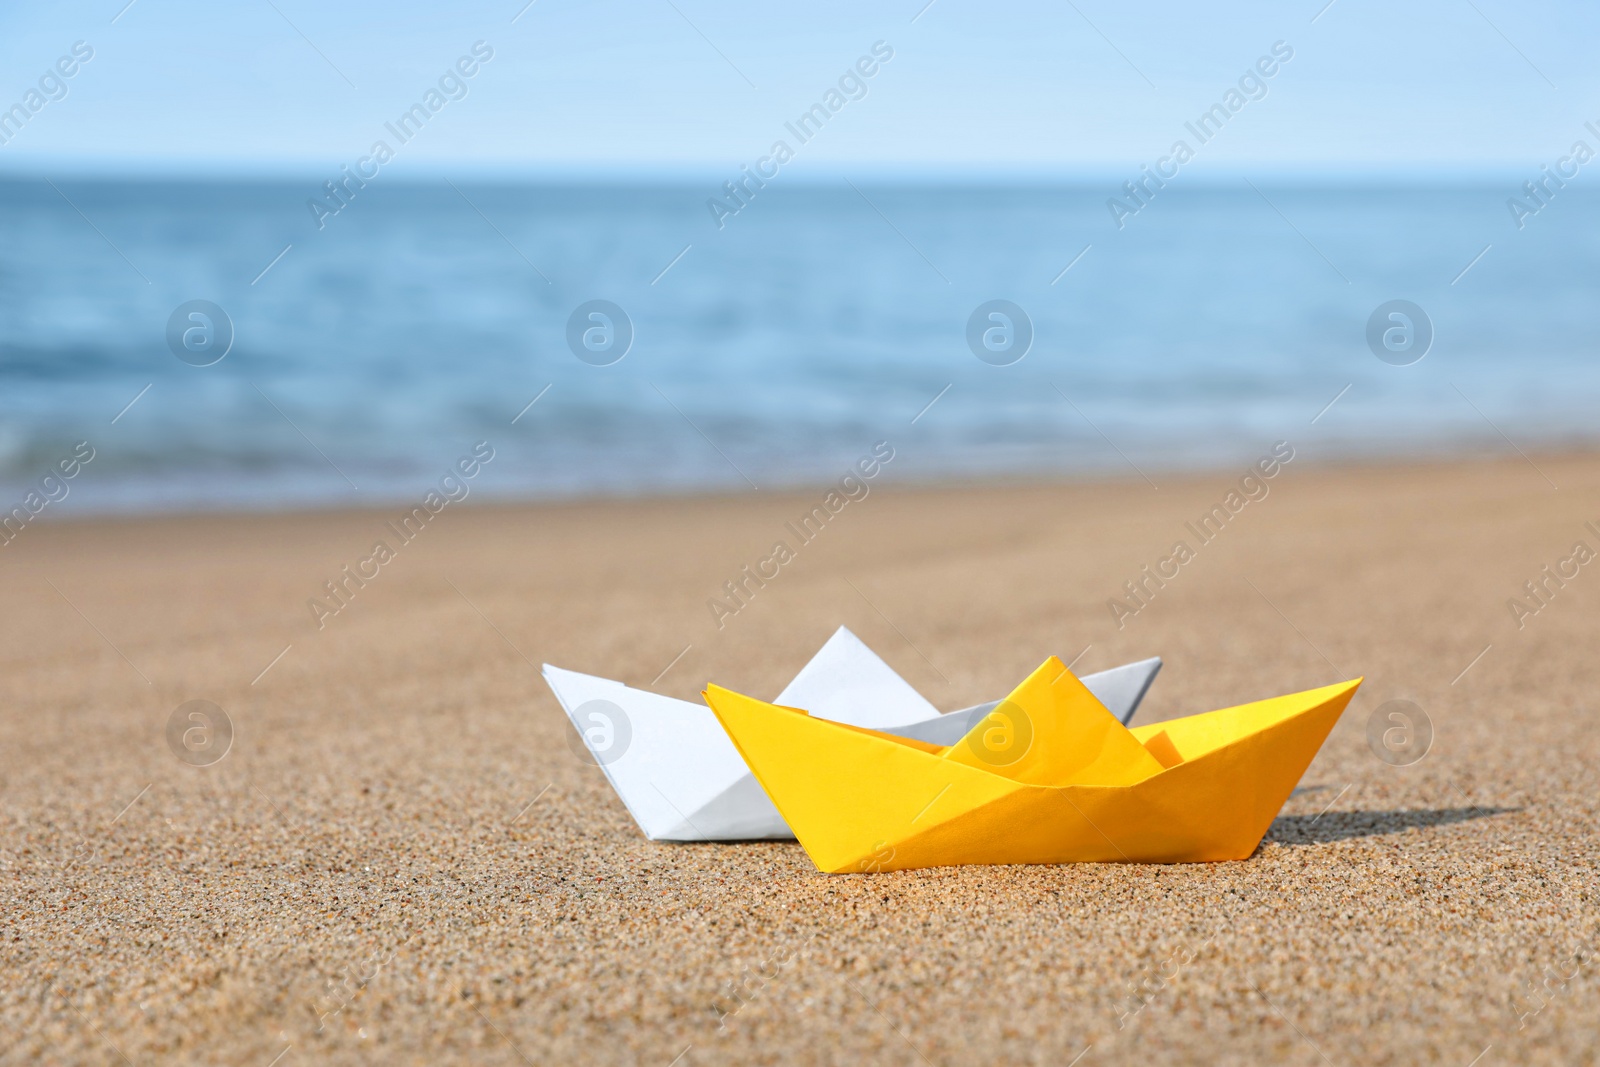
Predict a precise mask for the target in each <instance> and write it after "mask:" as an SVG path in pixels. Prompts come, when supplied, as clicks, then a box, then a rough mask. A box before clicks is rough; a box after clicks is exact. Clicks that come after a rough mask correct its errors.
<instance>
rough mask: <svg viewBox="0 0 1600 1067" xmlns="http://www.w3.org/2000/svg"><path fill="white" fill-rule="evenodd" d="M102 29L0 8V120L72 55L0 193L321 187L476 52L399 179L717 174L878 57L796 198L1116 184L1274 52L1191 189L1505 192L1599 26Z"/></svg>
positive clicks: (780, 23)
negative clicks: (1410, 187) (942, 184)
mask: <svg viewBox="0 0 1600 1067" xmlns="http://www.w3.org/2000/svg"><path fill="white" fill-rule="evenodd" d="M125 2H126V0H96V2H94V3H85V2H63V3H56V4H50V5H45V4H28V5H5V6H4V7H3V8H0V108H8V107H10V106H11V104H13V103H16V102H18V101H21V100H24V98H25V94H27V92H28V90H29V89H30V88H32V87H34V86H35V85H36V84H37V82H38V80H39V78H40V77H41V76H42V75H44V74H45V73H46V72H47V71H49V70H50V69H51V68H52V65H53V64H54V63H55V62H56V60H57V59H58V57H60V56H62V55H65V54H67V53H68V52H70V50H71V47H72V45H73V43H74V42H75V41H79V40H82V41H85V42H87V43H88V44H89V46H91V47H92V48H93V49H94V58H93V59H92V60H91V61H90V62H88V63H86V64H84V65H83V66H82V69H81V70H79V71H78V72H77V73H76V74H75V75H74V77H73V78H71V79H70V81H68V82H67V83H66V84H67V90H68V91H67V95H66V96H65V97H64V98H62V99H59V100H52V101H50V102H49V103H48V104H47V105H46V106H44V107H43V108H41V109H40V110H39V111H38V113H37V114H35V115H33V116H32V117H31V118H30V120H29V121H28V122H27V124H26V125H25V126H24V128H23V129H22V130H21V132H20V133H18V134H17V135H16V136H15V137H13V138H12V139H11V140H10V142H9V143H7V144H5V145H3V146H0V173H6V172H12V173H19V172H21V173H38V172H46V173H57V172H59V173H78V172H101V173H103V172H109V173H115V172H126V171H159V172H165V173H172V174H178V175H184V174H193V175H199V174H204V173H215V172H226V173H241V172H266V171H274V172H277V171H295V172H302V171H309V172H318V173H320V172H323V171H329V170H330V169H331V170H332V171H336V170H337V168H338V166H339V165H340V164H342V163H352V164H353V163H354V162H355V161H356V159H357V158H358V157H360V156H362V155H364V154H365V153H366V152H367V150H368V148H369V146H370V145H371V143H372V142H373V141H374V140H375V139H378V138H379V137H381V136H383V133H384V129H383V127H384V123H385V122H387V121H391V120H393V119H394V118H395V117H396V116H397V115H398V114H399V113H400V112H402V111H404V110H405V109H406V108H407V107H409V106H410V105H411V104H412V103H413V102H416V101H418V100H420V99H421V98H422V96H423V94H424V92H425V91H426V90H427V89H428V88H430V87H432V86H434V85H435V84H436V83H437V81H438V79H439V77H440V76H441V75H442V74H443V73H444V72H446V71H447V69H448V68H449V67H450V66H451V65H452V64H453V63H454V62H455V61H456V60H457V58H458V57H460V56H462V55H466V54H467V53H468V52H469V51H470V49H471V46H472V44H473V42H475V41H478V40H482V41H485V42H487V43H488V45H489V46H490V47H492V48H493V49H494V58H493V59H492V60H491V61H490V62H488V63H487V64H484V65H483V67H482V69H481V70H479V71H478V72H477V74H476V75H475V76H474V77H473V78H472V79H471V80H470V81H469V82H467V89H468V94H467V96H466V97H465V98H464V99H460V100H454V101H451V102H450V103H449V104H448V105H447V106H446V107H444V108H443V109H442V110H441V111H440V113H439V114H437V115H435V116H433V118H432V119H431V121H430V122H429V123H428V125H427V128H426V129H425V130H424V131H423V132H422V133H421V134H419V135H418V136H417V137H416V138H415V140H414V141H412V142H411V143H409V144H407V145H406V146H405V147H404V148H403V150H401V151H400V152H398V153H397V161H396V164H395V165H396V167H397V168H399V169H401V170H404V171H410V172H411V173H413V174H416V175H419V176H420V175H426V174H429V173H447V174H462V173H470V172H474V171H481V172H494V171H508V172H513V171H515V172H522V171H526V172H620V173H626V174H633V175H641V174H650V173H671V172H675V171H694V172H697V173H698V172H701V171H707V172H717V173H721V172H734V171H736V170H737V168H738V166H739V165H740V164H741V163H754V162H755V160H756V159H757V158H758V157H760V156H762V155H764V154H765V153H766V152H767V150H768V148H769V146H770V145H771V144H772V142H773V141H774V140H775V139H778V138H780V137H784V136H785V131H784V122H785V121H786V120H791V119H793V118H794V117H795V116H797V115H798V114H799V113H801V112H802V111H804V110H805V109H806V108H807V107H809V106H810V105H811V104H812V103H815V102H817V101H818V100H820V99H821V98H822V97H823V94H824V93H825V92H826V91H827V90H828V89H829V88H830V87H832V86H833V85H834V84H835V83H836V82H837V80H838V78H839V77H840V75H841V74H843V73H844V72H845V71H846V70H847V69H849V68H850V67H851V66H852V65H853V64H854V63H855V62H856V60H857V59H858V57H861V56H863V55H866V54H868V53H869V52H870V50H871V48H872V45H873V43H874V42H876V41H880V40H881V41H884V42H886V43H887V44H888V46H889V47H891V48H893V50H894V58H893V59H892V60H891V61H889V62H888V63H886V64H884V65H883V66H882V68H881V69H880V70H879V71H878V72H877V73H876V74H875V75H874V76H873V77H872V78H871V79H870V80H868V81H867V83H866V85H867V94H866V96H865V97H864V98H862V99H860V100H853V101H851V102H850V103H849V104H848V105H847V106H845V107H844V108H843V109H842V110H841V111H840V112H839V114H838V115H836V116H835V117H834V118H833V119H832V120H831V121H830V122H829V123H828V125H827V128H826V129H825V130H824V132H823V133H822V134H820V135H819V136H817V137H816V138H815V140H814V141H812V142H811V143H809V144H807V145H806V146H805V147H804V150H803V151H801V152H799V153H797V159H796V161H795V163H794V164H793V166H794V167H795V169H796V170H797V171H799V172H801V173H806V172H809V173H811V174H813V175H818V176H821V175H825V174H832V173H840V172H842V173H846V174H850V173H863V174H868V173H872V172H894V173H906V174H927V175H941V174H945V175H948V174H952V173H959V172H977V173H985V174H1000V175H1007V174H1013V175H1032V174H1042V175H1058V174H1071V173H1074V172H1093V171H1098V170H1101V169H1126V168H1127V167H1129V166H1132V167H1134V168H1137V166H1138V164H1140V163H1145V162H1153V161H1154V160H1155V159H1156V158H1157V157H1158V156H1160V155H1163V154H1164V153H1165V152H1166V151H1167V149H1168V147H1169V146H1170V145H1171V143H1172V142H1173V140H1175V139H1176V138H1178V137H1180V136H1183V135H1184V129H1183V124H1184V122H1185V121H1186V120H1189V119H1192V118H1193V117H1194V116H1196V115H1198V114H1199V113H1200V112H1202V111H1204V110H1205V109H1206V108H1207V107H1209V106H1210V105H1211V104H1212V103H1214V102H1216V101H1217V100H1219V99H1220V98H1221V97H1222V95H1223V93H1224V92H1225V91H1226V90H1227V89H1228V88H1230V87H1231V86H1232V85H1234V84H1235V83H1236V82H1237V81H1238V79H1239V77H1240V76H1241V75H1242V74H1244V73H1245V72H1246V71H1247V70H1248V69H1249V68H1250V67H1251V65H1252V64H1254V63H1255V62H1256V60H1257V58H1258V57H1260V56H1262V55H1265V54H1267V53H1268V52H1269V51H1270V50H1271V47H1272V45H1273V43H1274V42H1275V41H1280V40H1281V41H1285V42H1287V43H1288V45H1289V46H1290V47H1292V48H1293V50H1294V58H1293V59H1292V60H1291V61H1289V62H1288V63H1286V64H1284V65H1283V66H1282V68H1281V69H1280V70H1279V71H1278V72H1277V73H1276V74H1275V76H1274V77H1273V78H1271V79H1270V80H1269V81H1267V83H1266V84H1267V90H1268V91H1267V95H1266V97H1265V98H1263V99H1260V100H1256V101H1252V102H1251V103H1249V104H1248V106H1246V107H1245V108H1243V109H1242V110H1241V112H1240V113H1239V114H1238V115H1236V116H1235V117H1234V118H1233V119H1232V120H1231V121H1230V123H1229V124H1228V127H1227V129H1226V130H1225V132H1224V133H1223V135H1221V136H1219V137H1217V138H1216V139H1215V141H1214V143H1212V144H1210V145H1208V146H1207V147H1206V149H1205V152H1204V154H1203V158H1202V159H1200V160H1199V161H1198V162H1197V164H1196V165H1197V166H1198V167H1200V168H1201V169H1202V170H1210V171H1213V172H1223V171H1227V170H1228V169H1230V168H1234V169H1243V168H1252V169H1253V168H1263V169H1279V170H1289V171H1308V172H1313V173H1325V172H1329V171H1333V170H1340V171H1351V170H1354V171H1372V170H1380V171H1381V170H1401V171H1415V172H1421V173H1423V174H1427V175H1433V176H1438V177H1447V176H1448V175H1449V174H1450V173H1452V172H1456V173H1459V172H1460V171H1461V169H1462V168H1466V169H1467V170H1478V171H1481V170H1496V171H1500V170H1505V171H1511V172H1515V173H1521V172H1523V171H1529V172H1530V173H1531V172H1536V171H1537V168H1538V165H1539V164H1540V163H1544V162H1551V161H1553V160H1554V159H1556V158H1557V157H1558V156H1560V155H1562V154H1563V153H1564V152H1565V151H1566V149H1567V147H1568V146H1569V145H1570V144H1571V143H1572V141H1573V140H1574V139H1575V138H1577V137H1579V136H1582V135H1583V134H1584V130H1583V128H1582V127H1583V122H1584V121H1585V120H1586V119H1592V120H1596V122H1597V124H1600V94H1597V93H1596V88H1597V85H1596V81H1597V79H1596V74H1595V70H1596V68H1595V64H1594V63H1593V61H1592V56H1591V55H1590V54H1589V53H1590V51H1591V49H1592V45H1593V42H1594V41H1595V40H1596V39H1600V38H1597V33H1596V31H1597V30H1600V10H1597V9H1596V8H1595V7H1594V6H1593V5H1580V4H1577V3H1538V2H1534V3H1523V4H1516V3H1512V2H1510V0H1425V2H1422V3H1418V4H1414V5H1407V6H1406V8H1405V9H1404V10H1399V9H1398V7H1397V5H1394V4H1392V3H1387V2H1380V0H1335V2H1334V3H1333V4H1332V5H1331V6H1329V7H1327V8H1326V9H1325V10H1324V9H1323V4H1324V0H1309V2H1305V3H1299V2H1297V3H1291V4H1284V3H1278V4H1266V3H1235V4H1227V5H1215V6H1216V7H1218V8H1220V9H1221V10H1220V11H1206V10H1200V9H1199V8H1198V6H1197V5H1192V4H1183V3H1167V2H1155V0H1151V2H1142V3H1133V4H1113V3H1110V2H1109V0H1076V5H1075V6H1074V4H1071V3H1014V4H977V3H972V2H970V0H935V2H934V3H933V4H932V5H931V6H928V7H927V8H926V9H923V3H924V0H906V2H895V3H873V4H864V3H835V2H824V3H810V4H805V5H783V6H782V8H781V9H779V8H778V7H777V6H776V5H774V6H773V9H771V10H768V9H766V7H765V6H764V5H761V4H756V3H750V2H741V3H723V2H720V0H716V2H714V0H629V2H601V3H589V4H578V3H569V2H563V0H536V2H534V3H532V4H531V5H530V6H528V7H527V8H526V9H525V10H522V11H521V14H520V16H519V15H518V12H519V10H520V9H522V8H523V3H524V2H525V0H497V2H494V3H487V2H470V3H457V4H440V3H436V2H430V3H403V2H401V3H376V2H356V3H345V4H339V5H334V4H329V3H325V2H316V0H234V2H230V3H227V4H216V3H204V2H197V0H135V2H134V3H133V4H132V6H130V7H127V8H126V9H124V6H123V5H124V3H125ZM119 11H120V12H121V13H120V15H119ZM919 11H920V12H921V13H920V14H919ZM1319 11H1320V14H1319ZM514 17H515V21H514V22H513V18H514ZM113 19H115V21H113ZM1313 19H1314V21H1313ZM1591 139H1593V138H1592V137H1591Z"/></svg>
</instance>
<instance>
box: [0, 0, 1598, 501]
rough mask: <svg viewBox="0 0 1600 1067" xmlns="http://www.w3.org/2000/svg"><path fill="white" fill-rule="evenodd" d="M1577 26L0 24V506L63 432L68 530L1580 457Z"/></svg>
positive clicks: (1006, 21) (1011, 20)
mask: <svg viewBox="0 0 1600 1067" xmlns="http://www.w3.org/2000/svg"><path fill="white" fill-rule="evenodd" d="M1597 24H1600V12H1596V11H1595V10H1594V9H1592V8H1587V7H1583V6H1581V5H1576V4H1533V5H1511V4H1507V3H1504V2H1503V0H1460V2H1439V3H1422V4H1418V5H1414V6H1410V7H1408V8H1406V9H1405V10H1403V11H1400V10H1395V9H1393V7H1392V6H1390V5H1382V4H1376V3H1372V2H1370V0H1334V2H1333V3H1329V4H1326V6H1324V3H1323V0H1311V2H1309V3H1306V4H1296V5H1288V6H1285V5H1283V4H1265V3H1248V4H1236V5H1226V6H1225V7H1222V8H1219V9H1199V8H1196V7H1194V6H1192V5H1184V4H1176V3H1151V4H1141V5H1137V6H1136V7H1133V8H1127V7H1123V6H1119V5H1112V4H1107V3H1102V2H1098V0H1095V2H1081V3H1077V4H1073V3H1068V4H1065V5H1056V4H1024V3H1018V4H1010V5H1004V6H1001V7H995V6H992V5H970V4H965V3H959V2H955V0H934V2H932V3H926V4H925V0H908V2H905V3H893V4H888V3H875V4H859V3H849V4H846V3H817V4H808V5H804V6H797V7H792V8H785V9H783V10H777V11H774V10H763V9H762V8H761V7H760V5H748V4H730V3H720V2H712V0H659V2H649V3H646V2H636V3H595V4H572V3H563V2H559V0H535V2H525V0H506V2H504V3H477V2H475V3H462V4H453V5H435V4H412V3H398V4H375V3H349V4H343V5H327V4H313V3H309V2H307V0H244V2H241V3H238V4H231V5H225V6H223V5H212V4H204V3H199V2H179V0H133V2H131V3H128V2H126V0H110V2H106V3H100V2H96V3H76V2H72V3H53V4H48V5H44V4H36V5H11V6H8V7H6V8H4V9H3V10H0V70H3V71H4V78H3V80H0V108H5V109H9V110H7V111H5V112H4V113H3V114H0V492H3V494H4V495H3V497H0V501H3V503H4V506H5V508H6V509H9V508H10V507H11V505H12V504H13V503H14V502H16V501H18V500H20V499H21V498H22V497H23V495H24V494H26V493H27V492H28V491H29V489H30V487H33V486H36V485H37V484H38V482H39V479H40V477H41V476H42V475H44V474H46V473H47V472H49V471H50V470H51V469H52V468H53V467H54V466H55V465H56V464H57V462H58V461H59V460H60V459H61V458H62V457H64V456H68V455H71V454H72V453H73V449H74V446H75V445H76V443H77V442H80V441H88V442H90V444H91V446H92V448H93V449H94V459H93V460H92V462H90V463H89V464H88V465H87V466H86V467H85V468H84V469H83V471H82V473H81V474H80V475H79V476H78V477H77V478H76V479H75V480H73V482H72V483H71V486H70V493H69V494H68V495H67V496H66V497H65V498H64V499H62V500H60V501H58V502H57V503H55V504H53V505H51V506H52V509H53V511H52V513H56V512H59V513H69V512H74V511H75V512H78V513H93V512H113V511H121V512H125V511H156V510H173V509H210V508H225V509H241V508H243V509H277V508H298V507H329V506H342V505H348V504H356V503H376V502H384V501H391V500H410V499H413V498H416V497H418V496H419V495H420V493H421V492H423V491H425V490H426V489H427V488H428V487H429V485H430V484H432V483H435V482H437V480H438V477H439V475H440V474H441V473H443V471H444V470H445V468H446V467H447V466H448V465H449V464H451V463H453V462H454V461H455V459H456V458H457V457H458V456H460V455H462V454H464V453H465V452H466V451H467V449H468V447H469V446H470V445H471V444H472V443H473V442H476V441H480V440H486V441H489V442H490V443H491V444H492V446H493V447H494V448H495V450H496V454H497V460H496V462H495V463H494V464H493V465H492V466H491V467H490V468H488V469H487V470H486V472H485V474H484V475H483V476H482V477H479V478H478V479H477V480H476V481H475V482H474V484H473V486H472V492H473V493H474V494H476V495H478V496H481V497H499V498H543V497H570V496H580V495H596V494H602V495H603V494H637V493H662V492H692V491H704V490H716V491H721V490H741V491H748V489H749V487H750V486H759V487H761V488H767V487H769V486H782V485H798V484H806V483H812V482H820V481H825V480H833V479H836V478H837V477H838V476H839V475H840V474H841V473H842V472H843V471H844V469H845V468H846V466H847V465H848V464H849V463H851V462H852V461H854V460H855V459H856V458H857V457H858V456H860V455H861V454H863V453H864V452H865V451H866V450H867V448H868V447H869V446H870V444H871V443H872V442H874V441H877V440H880V439H890V440H892V441H894V442H895V444H896V447H897V448H898V450H899V457H900V458H897V460H896V462H895V464H894V465H893V467H892V468H891V469H890V470H889V471H888V472H886V477H891V478H896V479H901V480H916V481H937V480H946V479H951V478H960V479H973V478H989V477H993V476H1007V477H1033V476H1039V475H1060V474H1074V475H1085V476H1096V477H1099V476H1114V477H1138V476H1139V475H1140V474H1146V475H1149V474H1153V473H1154V472H1156V471H1160V470H1168V469H1173V468H1179V467H1194V466H1216V465H1226V464H1229V463H1233V462H1240V463H1243V462H1248V461H1250V460H1253V459H1254V458H1255V457H1256V456H1258V455H1260V454H1261V453H1263V452H1264V451H1265V450H1266V449H1267V447H1268V446H1270V444H1271V443H1272V442H1273V441H1277V440H1288V441H1291V442H1293V443H1294V445H1295V447H1296V448H1297V449H1298V450H1299V453H1300V454H1301V455H1303V456H1307V457H1309V458H1311V459H1313V460H1331V459H1339V458H1345V457H1367V456H1391V455H1405V456H1411V457H1414V456H1418V455H1435V454H1445V453H1455V452H1461V451H1475V450H1494V451H1505V452H1510V451H1511V450H1512V449H1526V450H1530V451H1531V450H1533V449H1552V448H1565V447H1574V446H1587V445H1592V444H1593V439H1594V437H1595V435H1596V428H1595V422H1594V419H1593V418H1592V414H1591V412H1592V410H1593V406H1594V402H1595V400H1596V399H1597V398H1600V364H1597V361H1596V360H1595V359H1594V353H1595V343H1594V329H1593V320H1594V315H1593V307H1594V288H1595V285H1596V282H1597V280H1600V243H1597V234H1600V229H1597V227H1596V223H1597V222H1600V198H1597V196H1596V189H1600V163H1593V164H1588V165H1585V164H1586V163H1588V157H1589V156H1590V155H1592V154H1594V152H1596V151H1600V101H1597V98H1596V94H1595V88H1596V86H1595V81H1596V78H1595V73H1594V70H1595V68H1594V65H1593V63H1592V61H1591V60H1590V58H1589V56H1588V55H1587V52H1588V49H1589V46H1590V44H1591V42H1592V41H1593V40H1594V39H1595V38H1594V34H1593V32H1592V31H1594V30H1595V29H1597V28H1600V25H1597ZM1584 26H1587V27H1588V28H1589V31H1591V32H1581V28H1582V27H1584ZM1575 27H1577V28H1578V29H1575ZM1269 69H1270V70H1271V73H1270V74H1268V73H1267V71H1268V70H1269ZM869 70H870V73H867V72H868V71H869ZM469 72H470V73H469ZM1214 105H1218V107H1217V108H1215V109H1214V107H1213V106H1214ZM1208 114H1209V115H1210V119H1209V124H1201V118H1202V116H1207V115H1208ZM803 116H808V117H809V120H808V121H807V122H802V121H801V120H802V117H803ZM1180 141H1181V142H1184V144H1185V146H1186V153H1182V154H1180V155H1182V156H1183V158H1182V160H1181V164H1180V162H1179V161H1177V160H1176V158H1175V157H1174V150H1175V143H1176V142H1180ZM777 142H783V145H784V151H783V152H779V153H777V154H776V155H775V152H776V144H777ZM380 143H381V145H382V150H381V151H380V149H379V145H380ZM1580 144H1581V145H1582V146H1583V147H1582V149H1581V150H1580V148H1579V145H1580ZM751 173H757V174H761V175H765V177H764V178H763V179H761V183H760V184H758V183H757V181H756V180H755V179H750V178H748V177H747V175H749V174H751ZM1150 173H1159V174H1164V175H1166V177H1165V178H1164V179H1162V180H1161V184H1159V186H1158V183H1157V182H1156V181H1155V180H1151V179H1148V178H1147V175H1148V174H1150ZM352 175H354V177H352ZM1552 176H1554V177H1552ZM1130 182H1132V183H1143V184H1142V186H1140V185H1135V186H1133V187H1132V189H1131V191H1130V188H1129V186H1128V183H1130ZM728 183H744V184H743V186H742V190H741V189H740V188H739V187H738V186H737V185H735V186H731V187H730V185H729V184H728ZM730 190H731V191H730ZM1395 300H1404V301H1408V302H1409V305H1408V307H1409V310H1403V312H1402V314H1403V316H1404V317H1403V318H1402V319H1394V318H1390V317H1389V316H1390V311H1391V310H1392V309H1389V310H1385V307H1386V305H1388V304H1389V302H1391V301H1395ZM593 301H605V302H607V304H605V305H599V307H601V310H600V311H599V312H594V309H593V307H591V306H590V304H591V302H593ZM991 301H1005V302H1007V303H1006V304H1005V305H1003V306H1002V308H1003V309H1002V311H1000V312H999V314H1000V315H1001V316H1002V317H1001V318H998V319H996V318H990V317H989V315H990V311H989V310H985V309H984V308H982V307H980V306H981V305H986V304H988V302H991ZM591 312H594V313H595V314H599V315H601V316H603V317H602V318H593V317H591ZM1375 316H1376V318H1375ZM1374 321H1377V323H1378V327H1377V329H1376V331H1374V330H1373V329H1370V328H1369V327H1370V326H1371V324H1372V323H1373V322H1374ZM974 323H976V327H975V328H974V327H973V324H974ZM989 330H995V331H998V332H992V333H988V334H987V336H988V337H989V339H990V345H989V347H987V348H986V347H985V345H984V343H983V337H984V336H985V331H989ZM1391 330H1397V331H1398V332H1390V331H1391ZM1386 333H1387V334H1388V336H1389V337H1390V339H1391V340H1390V344H1389V345H1388V346H1387V347H1386V346H1385V344H1384V343H1383V342H1382V340H1381V339H1382V337H1383V336H1384V335H1385V334H1386ZM585 337H588V339H589V347H587V348H586V347H585V342H584V338H585ZM596 346H598V347H596Z"/></svg>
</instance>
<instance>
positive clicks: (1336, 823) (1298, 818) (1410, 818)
mask: <svg viewBox="0 0 1600 1067" xmlns="http://www.w3.org/2000/svg"><path fill="white" fill-rule="evenodd" d="M1521 810H1522V809H1521V808H1421V809H1416V810H1412V811H1327V812H1323V813H1322V814H1321V815H1280V816H1278V818H1277V819H1275V820H1274V821H1273V823H1272V828H1271V829H1269V830H1268V831H1267V837H1266V840H1267V841H1270V842H1271V843H1273V844H1275V845H1290V846H1293V845H1322V844H1327V843H1328V842H1330V841H1347V840H1349V839H1350V838H1352V837H1376V836H1378V835H1380V834H1398V833H1400V832H1401V831H1403V830H1412V829H1427V828H1429V827H1433V826H1449V825H1450V824H1451V823H1458V822H1467V821H1468V820H1471V819H1486V818H1489V817H1490V816H1493V815H1504V814H1506V813H1508V812H1516V811H1521ZM1263 843H1265V842H1263Z"/></svg>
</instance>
